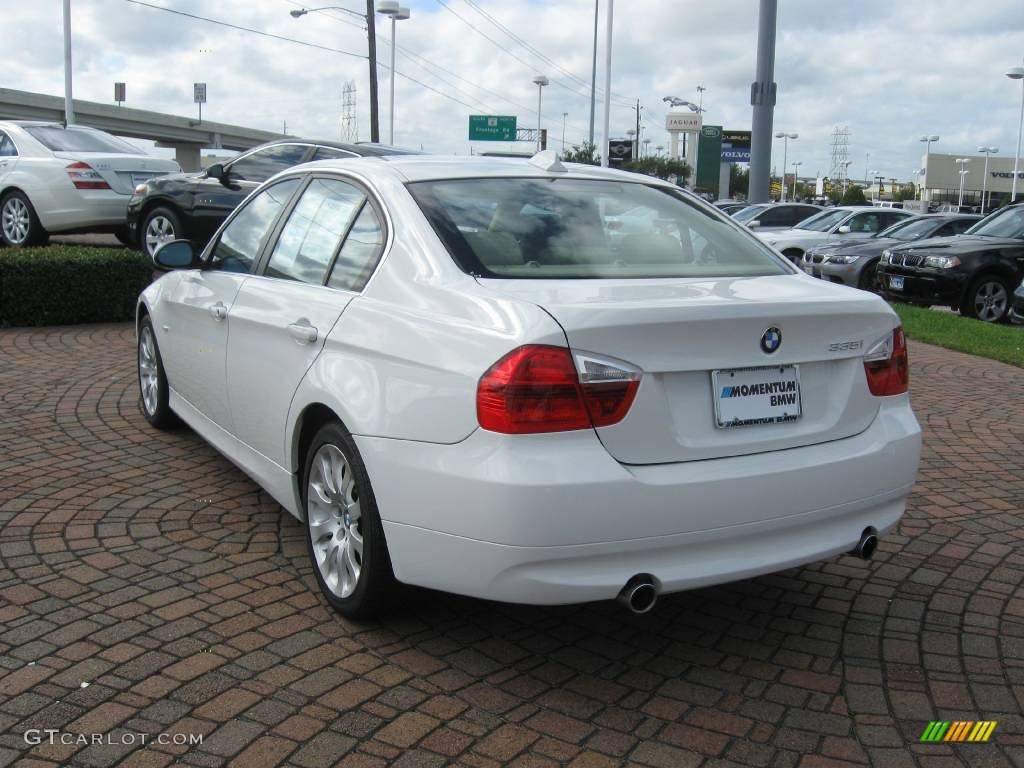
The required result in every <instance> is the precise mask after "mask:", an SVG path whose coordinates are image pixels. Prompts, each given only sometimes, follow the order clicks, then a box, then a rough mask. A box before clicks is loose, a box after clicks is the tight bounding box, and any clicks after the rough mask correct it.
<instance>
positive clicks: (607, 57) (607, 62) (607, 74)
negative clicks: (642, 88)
mask: <svg viewBox="0 0 1024 768" xmlns="http://www.w3.org/2000/svg"><path fill="white" fill-rule="evenodd" d="M614 12H615V0H608V23H607V25H606V29H605V46H604V47H605V51H604V130H603V131H602V134H601V144H602V147H603V148H602V150H601V165H602V166H604V167H606V168H607V167H608V139H609V136H608V131H609V130H610V129H611V119H612V114H611V112H612V17H613V15H614Z"/></svg>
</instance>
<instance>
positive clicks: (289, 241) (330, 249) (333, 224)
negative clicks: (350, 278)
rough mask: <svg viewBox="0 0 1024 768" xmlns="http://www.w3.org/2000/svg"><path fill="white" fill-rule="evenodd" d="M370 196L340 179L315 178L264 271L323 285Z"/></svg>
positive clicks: (270, 274)
mask: <svg viewBox="0 0 1024 768" xmlns="http://www.w3.org/2000/svg"><path fill="white" fill-rule="evenodd" d="M365 200H366V195H364V194H363V193H362V192H361V191H360V190H359V189H357V188H356V187H354V186H352V185H351V184H348V183H346V182H344V181H339V180H338V179H313V180H312V181H311V182H310V183H309V186H308V187H306V190H305V191H304V192H303V193H302V197H301V198H300V199H299V202H298V203H296V205H295V208H294V209H293V210H292V212H291V213H290V214H289V215H288V221H287V223H285V225H284V229H282V230H281V236H280V237H279V238H278V240H277V244H276V245H275V246H274V252H273V254H271V256H270V261H269V262H268V263H267V268H266V270H265V272H264V274H265V275H266V276H267V277H277V278H281V279H283V280H297V281H298V282H300V283H311V284H313V285H322V284H323V282H324V278H325V277H326V276H327V270H328V269H329V268H330V266H331V259H332V258H334V254H335V253H336V252H337V250H338V246H339V245H340V244H341V241H342V238H344V237H345V233H346V232H347V231H348V229H349V226H350V224H351V223H352V220H353V219H354V218H355V217H356V215H357V214H358V213H359V209H360V207H361V206H362V205H363V202H364V201H365Z"/></svg>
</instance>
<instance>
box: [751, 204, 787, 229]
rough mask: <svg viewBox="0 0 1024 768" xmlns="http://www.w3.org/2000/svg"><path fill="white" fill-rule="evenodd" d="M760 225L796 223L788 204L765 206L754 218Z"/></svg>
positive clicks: (777, 225)
mask: <svg viewBox="0 0 1024 768" xmlns="http://www.w3.org/2000/svg"><path fill="white" fill-rule="evenodd" d="M756 221H757V223H758V224H760V225H761V226H762V227H789V226H792V225H793V224H796V222H795V221H793V213H792V210H791V208H790V206H788V205H779V206H772V207H771V208H766V209H765V211H764V213H762V214H761V215H760V216H758V217H757V219H756Z"/></svg>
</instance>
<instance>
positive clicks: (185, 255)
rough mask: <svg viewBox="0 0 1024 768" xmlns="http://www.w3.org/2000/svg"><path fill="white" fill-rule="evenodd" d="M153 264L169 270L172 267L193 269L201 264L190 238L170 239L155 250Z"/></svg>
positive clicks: (160, 268) (164, 270)
mask: <svg viewBox="0 0 1024 768" xmlns="http://www.w3.org/2000/svg"><path fill="white" fill-rule="evenodd" d="M153 264H155V265H156V268H157V269H159V270H161V271H163V272H167V271H169V270H172V269H192V268H194V267H197V266H199V262H198V261H197V260H196V252H195V251H194V250H193V248H192V243H190V242H189V241H188V240H169V241H167V242H166V243H164V244H163V245H161V246H160V247H158V248H157V249H156V251H154V252H153Z"/></svg>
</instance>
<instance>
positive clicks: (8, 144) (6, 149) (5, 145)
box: [0, 131, 18, 157]
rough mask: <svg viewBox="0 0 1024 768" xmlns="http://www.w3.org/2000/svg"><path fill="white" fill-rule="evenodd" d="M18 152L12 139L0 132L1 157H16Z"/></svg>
mask: <svg viewBox="0 0 1024 768" xmlns="http://www.w3.org/2000/svg"><path fill="white" fill-rule="evenodd" d="M17 154H18V150H17V149H16V148H15V146H14V142H13V141H11V137H10V136H8V135H7V134H6V133H3V132H2V131H0V157H16V156H17Z"/></svg>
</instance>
